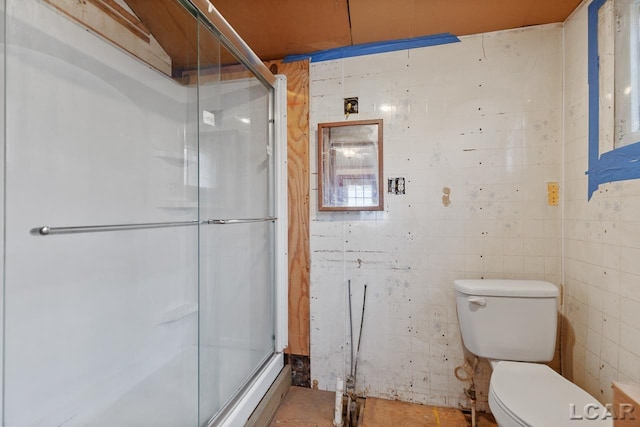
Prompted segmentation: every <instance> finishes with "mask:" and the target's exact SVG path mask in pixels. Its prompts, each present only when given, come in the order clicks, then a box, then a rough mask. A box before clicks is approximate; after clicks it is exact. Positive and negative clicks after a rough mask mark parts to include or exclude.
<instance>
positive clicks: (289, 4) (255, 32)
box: [212, 0, 351, 60]
mask: <svg viewBox="0 0 640 427" xmlns="http://www.w3.org/2000/svg"><path fill="white" fill-rule="evenodd" d="M212 3H213V5H214V6H215V7H216V9H218V11H220V13H221V14H222V15H223V16H224V17H225V19H226V20H227V21H228V22H229V23H230V24H231V26H232V27H233V28H234V29H235V30H236V31H237V32H238V34H239V35H240V37H242V38H243V39H244V40H245V42H246V43H247V44H248V45H249V46H250V47H251V49H252V50H253V51H254V52H255V53H256V54H257V55H258V56H259V57H260V59H262V60H271V59H281V58H284V57H285V56H287V55H290V54H294V53H309V52H314V51H318V50H324V49H332V48H336V47H342V46H348V45H350V44H351V33H350V28H349V13H348V8H347V0H313V1H300V0H243V1H238V0H212Z"/></svg>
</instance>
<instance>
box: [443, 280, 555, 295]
mask: <svg viewBox="0 0 640 427" xmlns="http://www.w3.org/2000/svg"><path fill="white" fill-rule="evenodd" d="M453 288H454V289H455V290H456V291H458V292H460V293H463V294H466V295H483V296H495V297H522V298H549V297H556V298H557V297H558V295H559V294H560V292H559V290H558V287H557V286H556V285H554V284H553V283H550V282H545V281H543V280H515V279H458V280H454V282H453Z"/></svg>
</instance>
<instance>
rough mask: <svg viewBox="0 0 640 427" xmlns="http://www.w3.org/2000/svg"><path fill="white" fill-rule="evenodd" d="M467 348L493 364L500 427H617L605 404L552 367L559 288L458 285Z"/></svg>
mask: <svg viewBox="0 0 640 427" xmlns="http://www.w3.org/2000/svg"><path fill="white" fill-rule="evenodd" d="M454 289H455V291H456V307H457V310H458V320H459V323H460V332H461V334H462V341H463V343H464V346H465V347H466V348H467V350H469V351H470V352H471V353H473V354H475V355H476V356H478V357H484V358H487V359H489V360H490V362H491V366H492V374H491V380H490V386H489V407H490V408H491V412H492V413H493V415H494V417H495V419H496V422H497V423H498V426H500V427H512V426H529V427H564V426H573V427H579V426H585V427H586V426H594V427H605V426H606V427H611V426H612V425H613V421H612V417H611V415H610V414H609V413H608V412H607V410H606V408H605V406H604V405H602V404H601V403H600V402H598V401H597V400H596V399H595V398H594V397H593V396H591V395H590V394H588V393H587V392H586V391H584V390H582V389H581V388H580V387H578V386H577V385H575V384H573V383H572V382H570V381H568V380H567V379H565V378H564V377H562V376H561V375H560V374H558V373H557V372H556V371H554V370H553V369H551V368H550V367H548V366H547V365H544V364H541V363H536V362H549V361H551V359H552V358H553V355H554V352H555V342H556V332H557V299H558V295H559V292H558V288H557V287H556V286H555V285H554V284H552V283H549V282H544V281H537V280H456V281H454Z"/></svg>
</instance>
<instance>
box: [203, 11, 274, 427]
mask: <svg viewBox="0 0 640 427" xmlns="http://www.w3.org/2000/svg"><path fill="white" fill-rule="evenodd" d="M200 49H201V50H200V68H199V98H198V99H199V108H200V131H199V158H200V197H199V202H200V219H201V221H207V220H211V221H209V224H208V225H203V226H201V227H200V329H199V339H200V341H199V343H200V424H201V425H202V424H206V422H207V421H209V420H210V419H211V418H212V417H215V416H216V415H217V416H218V417H219V416H221V415H222V414H223V413H224V410H223V408H225V406H226V407H228V406H229V404H230V403H232V402H233V400H234V398H235V397H237V396H238V394H239V392H240V391H241V390H242V388H243V387H244V386H245V385H247V384H248V382H249V381H250V380H251V379H252V377H253V376H254V374H256V373H257V372H258V371H259V369H260V368H261V366H262V365H263V364H264V363H265V362H266V361H267V360H268V358H269V357H270V356H271V355H272V354H273V353H274V230H275V225H274V222H273V220H272V219H271V218H273V216H274V202H273V198H274V191H273V168H274V161H273V155H272V151H273V150H272V137H271V135H270V132H271V130H270V129H271V125H270V115H271V114H272V109H271V107H270V105H271V102H272V93H271V92H272V89H271V88H270V87H267V86H265V85H264V84H263V83H262V82H261V81H260V80H258V79H257V78H256V77H255V76H254V75H253V74H251V73H250V72H249V71H248V70H247V68H245V67H244V66H243V65H241V64H240V63H239V62H238V61H237V60H236V59H235V58H234V56H233V55H232V54H231V53H230V52H229V51H228V50H226V49H225V47H224V46H222V45H220V44H219V43H218V42H217V38H216V37H215V36H214V35H213V34H212V33H211V32H210V30H209V29H208V28H207V27H206V26H205V25H204V24H201V25H200ZM221 411H222V412H221Z"/></svg>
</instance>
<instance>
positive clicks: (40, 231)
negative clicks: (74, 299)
mask: <svg viewBox="0 0 640 427" xmlns="http://www.w3.org/2000/svg"><path fill="white" fill-rule="evenodd" d="M277 219H278V218H277V217H275V216H265V217H262V218H242V219H205V220H197V219H194V220H189V221H174V222H144V223H137V224H110V225H76V226H71V227H49V226H48V225H44V226H42V227H36V228H33V229H31V234H34V235H40V236H50V235H52V234H76V233H96V232H101V231H122V230H140V229H145V228H169V227H188V226H191V225H200V224H202V225H209V224H217V225H227V224H248V223H254V222H267V221H276V220H277Z"/></svg>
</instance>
